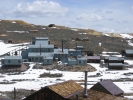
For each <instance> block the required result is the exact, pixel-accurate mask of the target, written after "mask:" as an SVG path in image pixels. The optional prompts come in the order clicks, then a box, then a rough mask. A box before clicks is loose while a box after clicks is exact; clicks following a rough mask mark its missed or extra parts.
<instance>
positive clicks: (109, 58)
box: [104, 56, 124, 63]
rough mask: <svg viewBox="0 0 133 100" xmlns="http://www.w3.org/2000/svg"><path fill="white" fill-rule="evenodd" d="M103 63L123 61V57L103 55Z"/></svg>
mask: <svg viewBox="0 0 133 100" xmlns="http://www.w3.org/2000/svg"><path fill="white" fill-rule="evenodd" d="M104 63H124V58H123V57H112V56H111V57H105V58H104Z"/></svg>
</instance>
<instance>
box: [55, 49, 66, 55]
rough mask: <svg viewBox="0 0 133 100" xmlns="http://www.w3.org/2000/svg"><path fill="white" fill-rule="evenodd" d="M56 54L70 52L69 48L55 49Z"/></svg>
mask: <svg viewBox="0 0 133 100" xmlns="http://www.w3.org/2000/svg"><path fill="white" fill-rule="evenodd" d="M54 54H68V49H63V52H62V49H54Z"/></svg>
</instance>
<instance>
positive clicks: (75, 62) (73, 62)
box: [68, 60, 77, 66]
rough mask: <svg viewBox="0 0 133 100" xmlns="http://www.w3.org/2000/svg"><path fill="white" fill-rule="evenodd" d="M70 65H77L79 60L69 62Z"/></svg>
mask: <svg viewBox="0 0 133 100" xmlns="http://www.w3.org/2000/svg"><path fill="white" fill-rule="evenodd" d="M68 65H69V66H71V65H77V60H69V61H68Z"/></svg>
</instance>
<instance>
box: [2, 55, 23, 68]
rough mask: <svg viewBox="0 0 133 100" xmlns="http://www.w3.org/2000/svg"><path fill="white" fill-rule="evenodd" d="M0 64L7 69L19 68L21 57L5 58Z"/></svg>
mask: <svg viewBox="0 0 133 100" xmlns="http://www.w3.org/2000/svg"><path fill="white" fill-rule="evenodd" d="M2 64H3V65H4V66H7V67H10V66H11V67H12V66H20V65H21V64H22V56H5V57H4V59H3V60H2Z"/></svg>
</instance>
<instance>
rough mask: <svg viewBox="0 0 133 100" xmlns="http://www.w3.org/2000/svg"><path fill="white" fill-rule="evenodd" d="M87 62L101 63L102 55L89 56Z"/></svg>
mask: <svg viewBox="0 0 133 100" xmlns="http://www.w3.org/2000/svg"><path fill="white" fill-rule="evenodd" d="M86 59H87V63H100V61H101V59H100V56H87V57H86Z"/></svg>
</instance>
